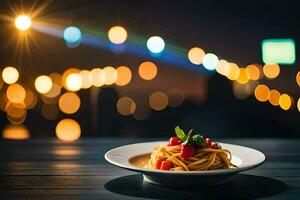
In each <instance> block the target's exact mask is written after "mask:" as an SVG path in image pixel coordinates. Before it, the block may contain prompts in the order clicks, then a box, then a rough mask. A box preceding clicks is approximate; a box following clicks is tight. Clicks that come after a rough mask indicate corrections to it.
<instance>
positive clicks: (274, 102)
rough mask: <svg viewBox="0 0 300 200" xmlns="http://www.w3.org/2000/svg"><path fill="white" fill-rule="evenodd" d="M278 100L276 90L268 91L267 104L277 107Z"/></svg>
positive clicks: (278, 96)
mask: <svg viewBox="0 0 300 200" xmlns="http://www.w3.org/2000/svg"><path fill="white" fill-rule="evenodd" d="M279 98H280V93H279V92H278V91H277V90H271V91H270V96H269V102H270V103H271V104H272V105H273V106H278V105H279Z"/></svg>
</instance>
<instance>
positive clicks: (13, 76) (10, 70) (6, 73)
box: [2, 67, 19, 84]
mask: <svg viewBox="0 0 300 200" xmlns="http://www.w3.org/2000/svg"><path fill="white" fill-rule="evenodd" d="M2 78H3V81H4V82H5V83H7V84H14V83H15V82H17V81H18V79H19V72H18V70H17V69H16V68H14V67H5V68H4V69H3V71H2Z"/></svg>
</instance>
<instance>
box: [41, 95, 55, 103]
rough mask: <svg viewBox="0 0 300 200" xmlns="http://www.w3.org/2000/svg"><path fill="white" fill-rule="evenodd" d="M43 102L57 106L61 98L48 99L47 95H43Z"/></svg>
mask: <svg viewBox="0 0 300 200" xmlns="http://www.w3.org/2000/svg"><path fill="white" fill-rule="evenodd" d="M40 97H41V100H42V102H43V103H45V104H47V105H55V104H57V102H58V99H59V96H56V97H46V96H45V95H41V96H40Z"/></svg>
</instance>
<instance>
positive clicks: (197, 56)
mask: <svg viewBox="0 0 300 200" xmlns="http://www.w3.org/2000/svg"><path fill="white" fill-rule="evenodd" d="M204 56H205V52H204V51H203V50H202V49H201V48H199V47H193V48H191V49H190V50H189V52H188V58H189V60H190V62H191V63H193V64H195V65H200V64H201V63H202V59H203V57H204Z"/></svg>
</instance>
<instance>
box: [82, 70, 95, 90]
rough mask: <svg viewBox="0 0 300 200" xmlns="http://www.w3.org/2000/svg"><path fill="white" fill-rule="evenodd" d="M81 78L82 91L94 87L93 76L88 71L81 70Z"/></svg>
mask: <svg viewBox="0 0 300 200" xmlns="http://www.w3.org/2000/svg"><path fill="white" fill-rule="evenodd" d="M80 76H81V79H82V85H81V88H82V89H88V88H90V87H91V86H92V83H93V77H92V74H91V73H90V72H89V71H88V70H81V71H80Z"/></svg>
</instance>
